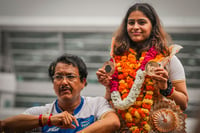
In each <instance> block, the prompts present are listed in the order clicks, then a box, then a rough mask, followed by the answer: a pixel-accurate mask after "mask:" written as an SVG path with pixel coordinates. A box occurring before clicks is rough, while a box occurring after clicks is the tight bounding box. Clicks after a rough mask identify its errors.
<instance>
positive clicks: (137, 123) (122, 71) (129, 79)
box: [114, 49, 163, 133]
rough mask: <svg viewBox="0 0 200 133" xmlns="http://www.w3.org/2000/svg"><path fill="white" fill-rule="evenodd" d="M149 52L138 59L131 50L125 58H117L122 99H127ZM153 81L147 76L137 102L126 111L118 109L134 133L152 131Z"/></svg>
mask: <svg viewBox="0 0 200 133" xmlns="http://www.w3.org/2000/svg"><path fill="white" fill-rule="evenodd" d="M146 54H147V52H143V53H142V55H141V57H140V59H139V60H137V59H136V55H137V53H136V52H135V51H134V50H133V49H129V51H128V52H126V53H124V55H123V56H115V57H114V59H115V63H116V68H115V69H116V73H117V79H118V91H119V93H120V94H121V98H122V99H125V98H126V97H127V96H128V94H129V92H130V89H131V87H132V85H133V84H134V81H135V77H136V71H137V70H138V69H139V68H140V67H141V64H142V62H144V59H145V56H146ZM162 58H163V55H161V54H159V55H157V56H156V58H154V59H153V60H154V61H157V62H158V61H160V60H161V59H162ZM153 84H154V83H153V80H151V79H150V77H149V76H146V78H145V80H144V83H143V85H142V88H141V91H140V94H139V96H138V97H137V98H136V101H135V102H134V104H133V105H131V106H130V107H129V108H128V109H126V110H120V109H118V113H119V114H120V115H121V116H122V119H123V120H124V121H125V123H126V126H127V127H128V128H129V130H130V131H132V133H141V132H142V133H148V132H149V131H150V130H151V127H150V125H149V112H150V110H151V106H152V104H153V94H154V86H153Z"/></svg>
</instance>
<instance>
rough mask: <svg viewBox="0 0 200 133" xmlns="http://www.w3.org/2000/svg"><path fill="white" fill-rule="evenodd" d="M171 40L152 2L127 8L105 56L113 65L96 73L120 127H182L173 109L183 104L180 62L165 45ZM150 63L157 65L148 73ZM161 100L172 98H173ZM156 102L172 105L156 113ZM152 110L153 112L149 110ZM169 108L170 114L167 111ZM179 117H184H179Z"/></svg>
mask: <svg viewBox="0 0 200 133" xmlns="http://www.w3.org/2000/svg"><path fill="white" fill-rule="evenodd" d="M170 41H171V40H170V37H169V36H168V34H167V33H166V32H165V31H164V29H163V27H162V26H161V23H160V20H159V17H158V15H157V13H156V11H155V9H154V8H153V7H152V6H151V5H149V4H148V3H136V4H134V5H133V6H131V7H130V8H129V9H128V11H127V13H126V15H125V17H124V19H123V21H122V24H121V25H120V27H119V28H118V30H117V31H116V32H115V34H114V37H113V39H112V46H111V60H110V61H111V62H113V64H114V72H113V73H112V74H111V75H110V74H108V73H107V72H106V70H105V67H103V68H100V69H99V70H98V71H97V72H96V74H97V77H98V80H99V82H100V83H101V84H103V85H104V86H105V87H106V94H105V98H106V99H107V100H109V101H110V100H112V104H113V106H114V108H116V110H117V112H118V114H119V116H120V118H121V120H122V123H121V125H122V128H121V131H120V132H132V133H148V132H153V131H154V132H156V131H157V132H171V131H177V132H178V131H180V132H181V131H183V130H184V128H185V126H184V125H183V124H182V125H181V122H180V121H179V120H178V119H179V117H178V116H177V115H174V114H173V112H176V111H177V110H178V111H177V112H179V113H178V115H180V114H181V115H182V116H183V113H182V111H184V110H185V109H186V108H187V104H188V93H187V87H186V81H185V73H184V69H183V66H182V64H181V62H180V61H179V59H178V58H177V57H176V56H175V55H174V54H173V52H172V51H173V50H172V48H170V47H169V46H168V44H169V43H171V42H170ZM176 52H177V51H176ZM166 60H167V61H166ZM149 62H151V63H155V62H156V64H158V65H159V67H154V68H153V69H152V71H153V72H152V73H148V74H147V71H146V70H145V69H148V68H150V69H151V63H149ZM147 64H149V66H148V67H146V66H147ZM145 67H146V68H145ZM150 69H149V70H150ZM145 71H146V72H145ZM161 99H162V100H161ZM163 99H171V101H174V103H172V102H165V101H163ZM159 104H160V105H159ZM162 104H163V105H162ZM165 104H166V105H165ZM156 105H157V106H156ZM155 106H156V107H155ZM161 106H162V108H165V107H166V108H168V107H171V108H172V109H171V110H172V111H171V112H170V109H165V110H164V111H161V112H159V111H160V110H161V109H160V110H159V109H157V108H160V107H161ZM164 106H165V107H164ZM177 106H179V107H177ZM156 110H157V114H156V115H154V114H153V113H152V112H156ZM166 110H167V113H166ZM158 112H159V113H158ZM163 112H165V114H164V115H165V116H164V115H163V114H162V113H163ZM170 113H171V116H167V115H168V114H170ZM172 114H173V115H172ZM160 115H161V116H160ZM159 116H160V117H159ZM151 117H153V118H152V119H151ZM161 117H162V118H161ZM165 117H166V118H165ZM167 118H169V119H170V121H168V123H167V124H172V125H170V126H169V125H167V124H165V122H166V121H167ZM172 118H173V120H172ZM159 119H162V121H163V125H162V124H161V123H162V122H157V121H158V120H159ZM180 119H183V121H184V118H183V117H181V118H180ZM173 121H175V122H174V123H173ZM177 123H178V124H179V125H177ZM159 124H160V125H159ZM176 126H180V128H179V129H177V128H176ZM181 126H182V127H181Z"/></svg>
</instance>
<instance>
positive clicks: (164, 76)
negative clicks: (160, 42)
mask: <svg viewBox="0 0 200 133" xmlns="http://www.w3.org/2000/svg"><path fill="white" fill-rule="evenodd" d="M154 72H155V74H153V75H152V76H151V77H152V79H154V80H155V81H156V85H157V87H158V88H159V89H161V90H165V89H167V87H168V86H167V80H168V78H169V76H168V72H167V71H166V70H165V69H164V68H162V67H157V68H155V69H154Z"/></svg>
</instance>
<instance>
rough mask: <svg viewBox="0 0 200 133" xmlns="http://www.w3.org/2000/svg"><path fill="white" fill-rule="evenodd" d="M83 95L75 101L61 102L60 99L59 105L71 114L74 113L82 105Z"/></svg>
mask: <svg viewBox="0 0 200 133" xmlns="http://www.w3.org/2000/svg"><path fill="white" fill-rule="evenodd" d="M80 103H81V97H80V98H79V99H77V100H76V101H73V102H61V101H58V106H59V107H60V109H61V110H62V111H67V112H68V113H70V114H73V113H74V110H75V109H76V108H77V107H78V106H79V105H80Z"/></svg>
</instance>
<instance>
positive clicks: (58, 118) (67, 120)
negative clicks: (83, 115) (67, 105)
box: [51, 111, 79, 128]
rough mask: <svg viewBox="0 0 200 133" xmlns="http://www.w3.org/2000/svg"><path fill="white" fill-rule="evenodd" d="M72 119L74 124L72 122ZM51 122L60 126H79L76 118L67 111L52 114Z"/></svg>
mask: <svg viewBox="0 0 200 133" xmlns="http://www.w3.org/2000/svg"><path fill="white" fill-rule="evenodd" d="M73 121H74V122H75V124H76V125H74V124H72V122H73ZM51 124H52V125H54V126H57V127H60V128H76V126H79V124H78V121H77V119H76V118H75V117H74V116H73V115H71V114H70V113H68V112H67V111H64V112H62V113H60V114H55V115H53V116H52V117H51Z"/></svg>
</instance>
